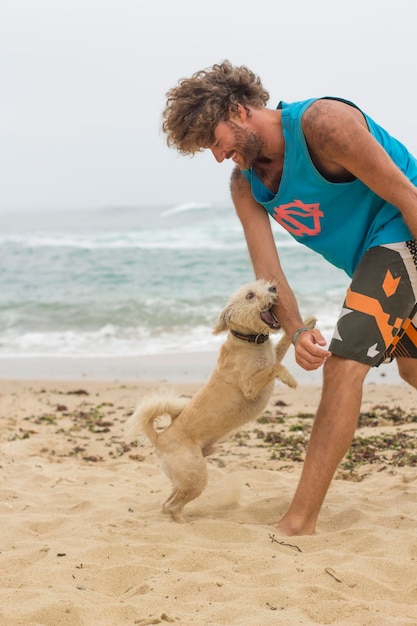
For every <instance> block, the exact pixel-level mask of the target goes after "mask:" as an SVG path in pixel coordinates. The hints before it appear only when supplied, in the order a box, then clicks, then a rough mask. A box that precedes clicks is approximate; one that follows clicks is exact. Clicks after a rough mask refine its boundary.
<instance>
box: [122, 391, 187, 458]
mask: <svg viewBox="0 0 417 626" xmlns="http://www.w3.org/2000/svg"><path fill="white" fill-rule="evenodd" d="M189 401H190V399H189V398H176V397H173V396H166V397H161V396H154V397H149V398H145V399H144V400H142V402H140V404H138V406H137V407H136V410H135V412H134V413H133V414H132V415H131V416H130V417H129V419H128V421H127V424H126V435H127V436H128V438H130V439H133V438H134V437H135V436H136V435H137V434H138V433H139V432H140V431H143V432H144V433H145V434H146V436H147V437H148V438H149V439H150V440H151V442H152V443H153V445H154V446H156V444H157V441H158V433H157V432H156V430H155V428H154V422H155V420H157V419H159V418H161V417H163V416H164V415H168V416H169V417H170V418H171V420H174V419H175V418H177V417H178V415H179V414H180V413H181V411H182V410H183V409H184V407H185V406H186V405H187V404H188V403H189Z"/></svg>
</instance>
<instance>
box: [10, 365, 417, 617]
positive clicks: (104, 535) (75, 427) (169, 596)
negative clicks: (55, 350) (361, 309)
mask: <svg viewBox="0 0 417 626" xmlns="http://www.w3.org/2000/svg"><path fill="white" fill-rule="evenodd" d="M154 361H155V363H154V366H153V369H152V368H151V369H150V370H149V371H150V376H151V375H152V376H153V380H151V379H150V376H149V379H147V377H146V376H143V377H138V378H137V379H136V378H135V377H134V376H131V377H130V378H125V379H123V378H114V379H112V378H111V372H109V371H108V370H107V375H106V376H103V378H102V380H99V379H98V378H97V377H96V378H95V377H94V376H93V374H91V372H90V374H89V373H88V372H87V371H86V372H84V373H81V372H80V370H79V376H78V377H77V376H73V377H72V378H70V377H69V375H70V374H74V373H76V371H74V370H73V369H71V368H70V367H69V369H67V370H65V371H64V372H63V371H61V370H60V369H59V368H56V369H55V375H52V374H53V372H51V375H50V376H49V377H48V379H41V378H42V377H41V376H38V378H36V377H35V376H33V371H32V370H31V368H30V367H29V368H28V364H27V363H21V367H20V370H19V373H20V376H18V375H17V373H16V375H14V374H13V376H10V377H9V378H7V377H6V376H5V370H4V369H2V370H1V378H2V380H0V424H1V439H0V448H1V469H2V484H1V492H0V514H1V520H2V542H1V550H0V559H1V560H0V563H1V569H0V580H1V584H0V624H1V625H3V624H4V625H5V626H6V625H7V626H15V625H16V626H17V625H19V626H23V625H30V626H38V625H42V626H46V625H47V626H58V625H59V626H67V625H68V626H76V625H77V626H78V625H83V626H119V625H123V624H132V625H134V624H139V625H140V626H145V625H148V624H168V623H173V624H178V625H181V626H192V625H198V626H206V625H207V626H208V625H215V626H223V625H224V626H259V625H260V624H262V626H268V625H274V626H276V625H281V624H282V625H288V626H292V625H294V624H339V625H346V626H353V625H358V626H359V625H360V626H373V625H374V626H385V625H386V626H393V625H405V624H416V623H417V532H416V531H417V394H416V393H415V392H413V391H411V390H410V389H409V388H408V387H406V386H405V385H403V384H402V383H400V382H399V381H397V380H395V379H394V383H392V382H390V379H389V377H388V380H384V382H383V383H382V382H378V381H377V382H372V381H371V382H369V383H368V384H367V385H366V387H365V394H364V401H363V406H362V413H361V417H360V422H359V426H358V430H357V434H356V437H355V441H354V444H353V446H352V449H351V452H350V453H349V455H348V456H347V457H346V458H345V459H344V461H343V462H342V463H341V465H340V467H339V469H338V471H337V475H336V478H335V480H334V481H333V483H332V485H331V488H330V491H329V493H328V496H327V498H326V500H325V503H324V507H323V510H322V513H321V516H320V519H319V524H318V527H317V531H316V533H315V534H314V535H313V536H312V537H297V538H289V537H285V536H282V535H280V534H279V533H278V532H277V531H276V529H275V527H274V524H275V523H276V521H277V520H278V518H279V517H280V515H281V514H282V513H283V512H284V511H285V509H286V507H287V506H288V504H289V501H290V498H291V496H292V494H293V492H294V490H295V487H296V484H297V481H298V477H299V474H300V471H301V466H302V459H303V456H304V451H305V446H306V443H307V441H308V434H309V431H310V428H311V424H312V419H313V414H314V411H315V408H316V406H317V403H318V400H319V394H320V386H319V384H317V383H316V382H313V383H312V384H308V383H306V382H305V379H302V380H301V384H300V386H299V388H298V389H297V390H291V389H288V388H286V387H284V386H283V385H281V384H279V383H277V385H276V387H275V392H274V395H273V398H272V400H271V403H270V406H269V407H268V410H267V411H265V412H264V414H263V416H262V418H261V419H260V420H258V421H257V422H254V423H251V424H248V425H247V427H245V428H244V429H243V430H241V431H239V432H238V433H234V434H232V435H231V436H230V437H228V438H227V440H225V441H224V442H222V443H221V444H220V445H219V447H218V450H217V451H216V453H215V454H214V455H213V456H212V457H210V458H209V460H208V464H209V485H208V487H207V489H206V490H205V492H204V493H203V494H202V496H201V497H200V498H198V499H197V500H196V501H194V502H193V503H191V504H189V505H188V506H187V508H186V514H187V518H188V520H189V521H188V523H187V524H184V525H181V524H176V523H174V522H172V521H171V520H170V519H169V518H167V517H166V516H165V515H163V514H162V513H161V511H160V505H161V502H162V501H163V499H164V498H165V497H166V496H167V495H168V492H169V482H168V480H167V478H166V477H165V476H164V475H163V473H162V472H161V470H160V467H159V462H158V458H157V457H156V455H155V453H154V452H153V449H152V447H151V446H150V444H149V443H148V442H147V441H146V440H145V438H140V439H139V440H138V441H135V442H132V441H129V440H127V438H126V436H125V433H124V428H125V421H126V419H127V417H128V416H129V415H130V413H131V412H132V410H133V408H134V406H135V404H136V402H137V401H138V400H140V399H141V397H142V396H144V395H146V394H147V393H149V392H150V391H151V390H154V389H155V388H160V387H161V386H165V385H169V386H170V387H171V388H173V389H174V390H176V391H177V392H178V393H179V394H185V395H190V396H191V395H192V394H193V393H194V392H195V391H196V389H198V387H199V386H200V384H202V380H194V378H198V377H199V374H198V373H196V369H195V368H194V370H193V371H194V376H193V375H192V372H190V371H189V370H187V369H184V370H183V371H182V372H183V373H182V375H178V378H179V380H178V381H175V380H174V378H175V376H174V375H173V374H172V373H171V375H170V374H169V372H171V370H169V368H168V370H169V371H168V370H167V369H166V367H165V369H164V368H163V367H162V366H161V361H159V364H160V370H159V373H160V375H159V376H157V375H156V374H158V369H157V362H158V360H157V359H154ZM3 365H4V364H3ZM32 365H36V364H33V363H32ZM73 365H74V364H73ZM165 365H166V364H165ZM37 366H38V372H40V373H42V371H43V370H42V367H41V364H39V363H38V364H37ZM205 367H206V368H208V369H210V367H211V364H210V363H207V364H206V366H205ZM64 369H65V368H64ZM203 369H204V368H203ZM177 371H178V370H177ZM204 371H205V370H204ZM97 372H98V373H99V374H100V373H101V374H103V372H101V370H99V369H97V368H96V370H95V373H96V374H97ZM187 372H188V374H187ZM203 373H204V372H203ZM30 376H32V377H30ZM200 376H201V374H200Z"/></svg>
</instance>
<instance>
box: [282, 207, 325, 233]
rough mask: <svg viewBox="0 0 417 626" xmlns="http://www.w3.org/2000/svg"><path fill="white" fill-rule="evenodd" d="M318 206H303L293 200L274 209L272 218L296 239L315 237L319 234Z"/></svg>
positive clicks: (321, 213) (319, 213)
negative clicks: (306, 236) (305, 236)
mask: <svg viewBox="0 0 417 626" xmlns="http://www.w3.org/2000/svg"><path fill="white" fill-rule="evenodd" d="M321 217H323V212H322V211H320V204H319V203H318V202H317V203H315V204H304V202H301V200H294V201H293V202H289V203H288V204H280V205H279V206H277V207H275V208H274V213H273V218H274V219H275V220H276V221H277V222H278V224H281V226H282V227H283V228H285V230H287V231H288V232H289V233H291V234H292V235H295V236H296V237H302V236H303V235H308V236H309V237H315V236H316V235H318V234H320V232H321V225H320V218H321Z"/></svg>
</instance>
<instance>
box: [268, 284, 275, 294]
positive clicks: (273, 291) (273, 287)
mask: <svg viewBox="0 0 417 626" xmlns="http://www.w3.org/2000/svg"><path fill="white" fill-rule="evenodd" d="M268 291H270V292H271V293H276V292H277V288H276V287H275V285H271V286H270V287H268Z"/></svg>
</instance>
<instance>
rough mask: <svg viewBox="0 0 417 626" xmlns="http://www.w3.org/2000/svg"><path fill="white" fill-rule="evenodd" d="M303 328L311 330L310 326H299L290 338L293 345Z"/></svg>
mask: <svg viewBox="0 0 417 626" xmlns="http://www.w3.org/2000/svg"><path fill="white" fill-rule="evenodd" d="M305 330H311V328H306V327H305V326H303V327H302V328H299V329H298V330H296V331H295V333H294V336H293V338H292V343H293V345H294V346H295V344H296V343H297V339H298V337H299V335H301V333H302V332H304V331H305Z"/></svg>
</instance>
